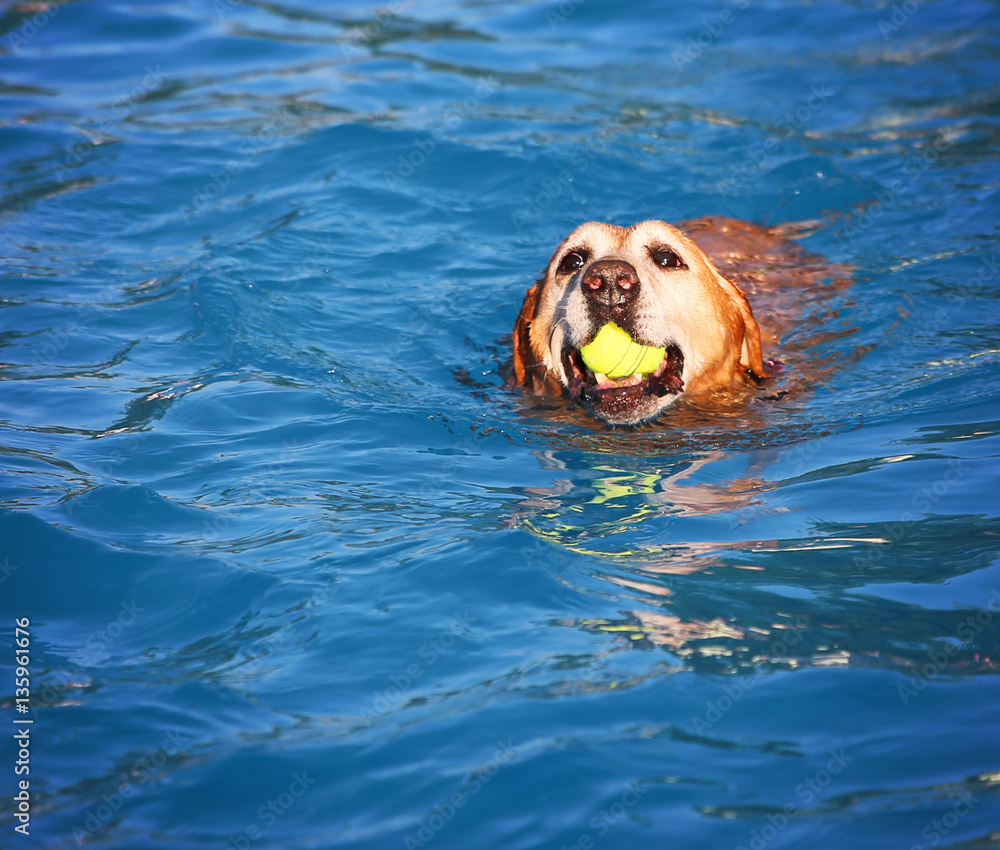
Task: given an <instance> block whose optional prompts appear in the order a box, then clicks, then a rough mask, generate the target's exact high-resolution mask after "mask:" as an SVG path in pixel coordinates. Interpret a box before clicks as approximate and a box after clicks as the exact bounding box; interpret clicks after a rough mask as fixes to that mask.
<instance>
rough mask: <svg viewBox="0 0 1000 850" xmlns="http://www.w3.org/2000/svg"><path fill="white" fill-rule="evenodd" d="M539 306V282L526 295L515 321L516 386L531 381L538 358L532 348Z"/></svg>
mask: <svg viewBox="0 0 1000 850" xmlns="http://www.w3.org/2000/svg"><path fill="white" fill-rule="evenodd" d="M537 306H538V284H537V283H536V284H535V285H534V286H532V287H531V289H529V290H528V291H527V292H526V293H525V295H524V303H523V304H522V305H521V311H520V312H519V313H518V314H517V321H516V322H514V381H515V382H516V383H515V385H516V386H524V385H525V384H528V383H530V382H531V379H532V374H531V368H532V366H533V365H534V364H535V361H536V360H537V358H536V357H535V354H534V352H533V351H532V350H531V322H532V320H533V319H534V318H535V308H536V307H537Z"/></svg>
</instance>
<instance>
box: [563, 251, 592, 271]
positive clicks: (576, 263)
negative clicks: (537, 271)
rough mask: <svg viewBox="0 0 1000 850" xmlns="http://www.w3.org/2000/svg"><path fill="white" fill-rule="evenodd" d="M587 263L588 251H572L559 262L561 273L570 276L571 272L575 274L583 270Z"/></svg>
mask: <svg viewBox="0 0 1000 850" xmlns="http://www.w3.org/2000/svg"><path fill="white" fill-rule="evenodd" d="M586 262H587V252H586V251H570V252H569V253H568V254H567V255H566V256H565V257H563V258H562V260H560V261H559V273H560V274H569V273H570V272H575V271H576V270H577V269H582V268H583V265H584V263H586Z"/></svg>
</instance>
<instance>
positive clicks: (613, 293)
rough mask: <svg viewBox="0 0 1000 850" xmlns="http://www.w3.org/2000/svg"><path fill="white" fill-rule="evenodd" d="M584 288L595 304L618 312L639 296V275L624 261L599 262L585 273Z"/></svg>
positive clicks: (585, 293)
mask: <svg viewBox="0 0 1000 850" xmlns="http://www.w3.org/2000/svg"><path fill="white" fill-rule="evenodd" d="M582 288H583V292H584V295H586V296H587V298H588V299H590V301H592V302H593V303H594V304H596V305H598V306H600V307H604V308H606V309H610V310H612V311H616V312H617V311H620V310H623V309H624V308H626V307H627V306H628V305H629V304H631V303H632V301H634V300H635V299H636V297H637V296H638V295H639V274H638V273H637V272H636V270H635V267H634V266H633V265H632V264H631V263H626V262H625V261H624V260H598V261H597V262H596V263H594V264H593V265H592V266H591V267H590V268H589V269H587V271H586V272H585V273H584V275H583V281H582Z"/></svg>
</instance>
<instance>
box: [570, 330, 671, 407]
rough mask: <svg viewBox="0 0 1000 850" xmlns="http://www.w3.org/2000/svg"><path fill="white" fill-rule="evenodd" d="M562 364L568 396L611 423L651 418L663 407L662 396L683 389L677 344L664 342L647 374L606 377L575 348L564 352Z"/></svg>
mask: <svg viewBox="0 0 1000 850" xmlns="http://www.w3.org/2000/svg"><path fill="white" fill-rule="evenodd" d="M563 367H564V368H565V372H566V379H567V381H568V382H569V386H568V389H569V394H570V397H571V398H572V399H573V400H574V401H578V402H580V403H582V404H584V405H586V406H587V407H589V408H590V409H591V411H592V412H593V413H594V415H595V416H598V417H599V418H601V419H604V420H606V421H608V422H610V423H612V424H630V425H634V424H637V423H639V422H642V421H643V420H645V419H650V418H652V417H653V416H655V415H656V414H657V413H659V412H660V410H661V409H662V407H663V405H662V404H661V399H663V398H665V397H667V396H673V395H678V394H679V393H680V392H682V391H683V389H684V381H683V379H682V378H681V375H682V373H683V371H684V355H683V354H682V353H681V350H680V349H679V348H678V347H677V346H676V345H668V346H666V349H665V353H664V355H663V360H661V361H660V364H659V366H657V367H656V368H655V369H654V370H653V371H652V372H649V373H648V374H635V375H630V376H628V377H625V378H618V379H613V378H609V377H608V376H607V375H604V374H601V373H600V372H594V371H593V370H592V369H590V368H589V367H588V366H587V365H586V364H585V363H584V362H583V356H582V355H581V354H580V351H579V349H576V348H568V349H566V350H565V351H564V352H563Z"/></svg>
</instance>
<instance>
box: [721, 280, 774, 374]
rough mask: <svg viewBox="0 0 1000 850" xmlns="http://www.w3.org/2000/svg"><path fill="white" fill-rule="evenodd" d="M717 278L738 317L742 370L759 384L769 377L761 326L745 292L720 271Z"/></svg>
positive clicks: (737, 329)
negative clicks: (762, 346)
mask: <svg viewBox="0 0 1000 850" xmlns="http://www.w3.org/2000/svg"><path fill="white" fill-rule="evenodd" d="M715 277H716V279H717V280H718V281H719V284H720V286H722V288H723V289H724V290H725V292H726V294H728V295H729V298H730V300H731V302H732V305H733V315H734V316H736V317H738V321H737V323H736V331H737V338H742V347H741V349H740V368H742V369H743V370H744V372H745V373H747V374H748V375H749V377H750V378H751V380H753V381H755V382H758V383H759V382H761V381H763V380H764V379H765V378H766V377H768V375H769V372H768V369H767V367H766V366H765V365H764V355H763V352H762V351H761V347H760V326H759V325H758V324H757V320H756V319H755V318H754V317H753V310H751V309H750V302H749V301H747V297H746V295H744V294H743V290H742V289H740V288H739V287H738V286H737V285H736V284H735V283H732V282H731V281H729V280H727V279H726V278H725V277H723V275H722V273H721V272H720V271H718V269H716V270H715Z"/></svg>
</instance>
